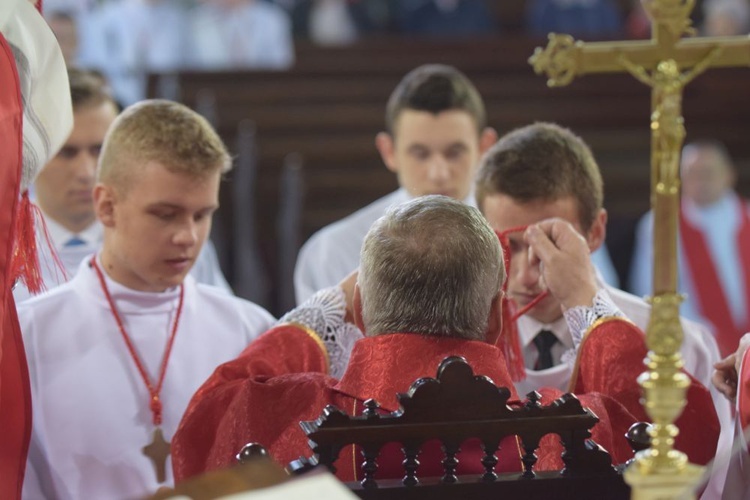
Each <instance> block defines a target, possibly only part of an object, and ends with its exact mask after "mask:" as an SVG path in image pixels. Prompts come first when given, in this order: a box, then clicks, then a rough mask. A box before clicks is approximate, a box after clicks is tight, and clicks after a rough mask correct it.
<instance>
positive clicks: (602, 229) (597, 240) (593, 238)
mask: <svg viewBox="0 0 750 500" xmlns="http://www.w3.org/2000/svg"><path fill="white" fill-rule="evenodd" d="M606 237H607V211H606V210H605V209H603V208H602V209H601V210H599V214H598V215H597V216H596V218H595V219H594V222H593V223H592V224H591V229H589V232H588V234H587V235H586V242H587V243H588V244H589V250H590V251H591V252H592V253H593V252H595V251H596V250H598V249H599V247H601V246H602V245H603V244H604V240H605V239H606Z"/></svg>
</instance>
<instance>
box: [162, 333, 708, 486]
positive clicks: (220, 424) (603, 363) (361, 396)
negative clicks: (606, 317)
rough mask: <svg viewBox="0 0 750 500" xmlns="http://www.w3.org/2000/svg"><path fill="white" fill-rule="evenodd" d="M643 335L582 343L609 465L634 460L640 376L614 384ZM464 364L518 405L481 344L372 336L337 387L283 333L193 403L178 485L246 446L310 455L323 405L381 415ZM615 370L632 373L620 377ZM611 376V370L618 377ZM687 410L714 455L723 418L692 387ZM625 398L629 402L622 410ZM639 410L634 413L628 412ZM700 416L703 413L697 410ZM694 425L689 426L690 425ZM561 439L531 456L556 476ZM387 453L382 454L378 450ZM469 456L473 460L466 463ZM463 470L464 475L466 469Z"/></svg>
mask: <svg viewBox="0 0 750 500" xmlns="http://www.w3.org/2000/svg"><path fill="white" fill-rule="evenodd" d="M645 350H646V348H645V345H644V341H643V334H642V333H641V332H640V331H639V330H638V329H637V328H636V327H634V326H633V325H631V324H630V323H628V322H625V321H621V320H613V321H609V322H606V323H604V324H602V325H600V326H597V327H596V328H595V329H593V331H592V332H590V333H589V336H588V338H587V340H586V342H585V343H584V345H583V348H582V352H581V356H582V359H583V361H581V362H580V363H579V366H578V370H577V371H578V374H577V377H576V383H577V384H580V387H581V388H589V387H590V388H592V390H596V391H599V392H589V393H587V394H580V395H579V397H580V399H581V402H582V404H583V405H584V406H588V407H589V408H591V409H592V410H593V411H594V413H596V414H597V415H598V416H599V418H600V419H601V422H600V423H599V424H598V425H597V426H596V427H595V428H594V429H593V439H594V440H596V441H597V442H598V443H599V444H601V445H602V446H603V447H605V448H606V449H607V450H609V451H610V453H611V454H612V456H613V460H614V461H615V462H616V463H621V462H624V461H625V460H627V459H628V458H630V456H631V455H632V452H631V451H630V449H629V447H628V446H627V443H626V442H625V439H624V437H623V435H624V433H625V432H626V431H627V429H628V427H629V426H630V425H631V424H632V423H633V422H635V421H637V420H639V419H640V416H639V417H636V416H635V415H634V413H633V411H641V412H642V410H640V404H639V403H638V395H639V394H640V388H639V387H638V385H637V384H636V382H635V377H633V378H632V379H631V381H630V382H624V381H623V382H619V381H618V378H619V377H621V376H622V375H623V374H625V373H627V374H637V373H640V372H642V371H643V369H644V368H643V364H642V360H643V357H644V354H645ZM450 355H459V356H463V357H464V358H466V359H467V361H468V362H469V364H470V365H471V366H472V368H473V370H474V373H476V374H482V375H486V376H488V377H490V378H491V379H492V380H493V381H494V382H495V384H497V385H499V386H506V387H509V388H510V390H511V393H512V396H513V398H517V396H516V394H515V391H514V389H513V383H512V381H511V378H510V375H509V373H508V370H507V364H506V361H505V358H504V356H503V353H502V351H501V350H500V349H497V348H495V347H494V346H491V345H489V344H486V343H483V342H474V341H465V340H458V339H445V338H442V339H438V338H434V337H425V336H421V335H416V334H388V335H379V336H376V337H367V338H365V339H362V340H360V341H358V342H357V343H356V344H355V347H354V350H353V352H352V356H351V360H350V362H349V365H348V367H347V371H346V373H345V374H344V376H343V377H342V379H341V380H340V381H337V380H336V379H334V378H331V377H329V376H327V375H326V371H327V358H326V354H325V351H324V350H323V348H322V345H321V344H320V342H319V340H317V337H315V336H313V335H311V334H309V333H308V332H306V331H305V330H303V329H301V328H299V327H297V326H293V325H282V326H279V327H277V328H274V329H273V330H271V331H269V332H267V333H266V334H264V335H263V336H261V337H260V338H259V339H258V340H256V341H255V342H253V343H252V344H251V345H250V346H249V347H248V348H247V349H246V350H245V352H244V353H243V354H242V355H241V356H240V357H239V358H238V359H236V360H234V361H231V362H229V363H226V364H224V365H222V366H220V367H219V368H218V369H217V370H216V372H214V374H213V375H212V376H211V377H210V378H209V380H208V381H207V382H206V383H205V384H204V385H203V386H202V387H201V388H200V389H199V391H198V392H197V393H196V394H195V396H194V397H193V399H192V401H191V402H190V405H189V406H188V409H187V411H186V413H185V416H184V417H183V420H182V422H181V423H180V427H179V428H178V430H177V433H176V434H175V435H174V438H173V440H172V463H173V467H174V473H175V478H176V480H177V481H180V480H183V479H185V478H189V477H191V476H195V475H197V474H200V473H203V472H205V471H208V470H212V469H217V468H222V467H227V466H230V465H232V464H234V462H235V459H234V456H235V454H236V453H237V452H238V451H239V450H240V449H241V448H242V446H244V445H245V444H246V443H248V442H258V443H261V444H263V445H264V446H265V447H266V448H267V449H268V450H269V452H270V453H271V455H272V456H273V457H274V458H275V459H276V460H277V461H278V462H279V463H280V464H282V465H285V464H286V463H288V462H289V461H291V460H294V459H296V458H298V457H300V456H309V455H310V454H311V452H310V449H309V446H308V444H307V439H306V437H305V435H304V433H303V432H302V430H301V429H300V428H299V424H298V423H299V422H300V421H301V420H313V419H315V418H317V417H318V416H319V415H320V413H321V411H322V410H323V408H324V407H325V406H326V405H327V404H332V405H335V406H337V407H339V408H340V409H342V410H344V411H346V412H348V413H350V414H352V413H359V412H360V411H361V409H362V403H363V402H364V401H365V400H366V399H368V398H374V399H376V400H377V401H378V402H379V403H380V404H381V407H382V408H383V409H384V410H387V411H394V410H396V409H397V402H396V398H395V395H396V393H397V392H406V391H407V390H408V388H409V386H410V385H411V383H412V382H413V381H415V380H416V379H418V378H420V377H426V376H428V377H434V376H435V373H436V371H437V367H438V365H439V363H440V361H442V360H443V359H444V358H445V357H447V356H450ZM621 359H622V361H621ZM621 363H632V364H633V366H632V367H623V368H622V369H619V368H618V367H617V365H620V364H621ZM613 367H614V368H613ZM693 385H694V386H696V391H695V393H691V397H692V399H691V401H690V402H689V403H688V407H690V408H692V407H695V408H696V411H695V412H686V413H687V415H688V417H687V420H686V425H698V423H699V422H696V421H695V418H693V417H695V416H699V417H700V424H701V428H702V429H705V430H706V431H705V432H701V433H696V434H699V435H693V438H694V439H695V442H696V443H701V445H700V446H696V448H700V449H701V450H704V449H708V450H714V449H715V446H716V439H717V438H718V421H717V419H716V414H715V411H714V410H713V404H712V402H711V397H710V395H709V393H708V391H707V390H705V389H704V388H702V386H700V384H698V383H697V382H695V381H693ZM540 392H541V393H542V396H543V401H542V402H543V403H545V404H547V403H549V402H550V401H551V400H552V399H554V398H557V397H559V396H560V395H561V393H560V391H557V390H555V389H543V390H541V391H540ZM615 397H622V398H623V399H624V401H626V402H627V404H620V403H619V402H618V401H617V400H616V399H614V398H615ZM633 401H635V408H633V409H631V408H629V406H630V404H631V403H632V402H633ZM698 409H700V410H701V411H698ZM694 428H695V427H694ZM513 440H514V438H510V441H509V442H505V443H504V446H503V447H502V449H501V451H500V452H499V453H498V455H499V456H498V458H499V460H500V463H499V465H498V468H497V470H500V471H517V470H520V467H521V463H520V452H519V450H518V447H517V445H516V443H515V442H514V441H513ZM561 451H562V449H561V446H560V443H559V439H555V437H554V436H547V437H546V438H545V439H544V440H543V441H542V444H541V447H540V450H539V451H538V456H539V461H538V462H537V467H538V470H545V469H559V468H561V467H562V461H561V460H560V452H561ZM384 453H385V452H384ZM463 453H465V455H463V456H464V457H465V458H466V459H464V460H460V462H459V464H460V465H459V471H458V472H459V473H460V474H468V473H481V472H483V469H482V466H481V463H480V462H479V460H478V459H477V460H473V459H472V458H469V456H474V455H475V456H476V457H477V458H479V457H481V453H482V452H481V450H480V449H479V447H478V446H477V449H476V450H473V449H470V447H469V446H466V447H465V450H464V451H463ZM688 453H690V454H691V459H692V460H694V461H701V462H705V461H706V460H707V458H705V460H704V455H707V454H706V453H705V452H704V453H703V455H701V454H700V453H697V454H696V456H693V455H692V451H688ZM467 455H468V456H467ZM442 458H443V455H442V453H440V452H439V451H438V450H437V448H436V450H435V451H431V450H426V449H425V450H423V454H422V455H421V456H420V462H421V463H422V465H420V469H419V472H420V474H422V475H424V476H431V475H438V474H439V473H441V472H442V469H441V468H440V464H439V460H441V459H442ZM401 459H402V457H401V456H400V455H396V456H394V457H393V459H390V458H389V457H388V456H385V457H382V456H381V460H379V465H381V468H380V469H379V471H378V474H379V477H381V478H382V477H400V476H401V475H403V474H402V472H401V469H400V466H399V463H400V461H401ZM361 460H362V459H361V457H359V456H358V454H356V453H354V451H353V449H352V447H348V448H345V449H344V450H343V451H342V452H341V454H340V455H339V461H338V462H337V464H336V468H337V476H338V477H339V478H340V479H342V480H344V481H351V480H354V479H356V478H357V476H358V471H359V466H360V463H361ZM462 467H463V469H462Z"/></svg>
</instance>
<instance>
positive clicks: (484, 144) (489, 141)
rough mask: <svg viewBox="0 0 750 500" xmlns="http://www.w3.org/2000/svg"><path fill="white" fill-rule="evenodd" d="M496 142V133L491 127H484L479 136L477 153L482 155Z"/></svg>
mask: <svg viewBox="0 0 750 500" xmlns="http://www.w3.org/2000/svg"><path fill="white" fill-rule="evenodd" d="M496 142H497V131H496V130H495V129H494V128H492V127H485V128H484V130H482V134H481V135H480V136H479V152H480V153H481V154H484V153H485V152H486V151H487V150H488V149H490V148H491V147H492V145H493V144H495V143H496Z"/></svg>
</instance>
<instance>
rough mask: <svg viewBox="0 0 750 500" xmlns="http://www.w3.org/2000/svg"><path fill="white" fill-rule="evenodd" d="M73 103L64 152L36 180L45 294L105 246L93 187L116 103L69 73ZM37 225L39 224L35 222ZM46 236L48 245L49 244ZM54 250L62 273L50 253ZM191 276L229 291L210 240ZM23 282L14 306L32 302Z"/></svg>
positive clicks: (101, 86)
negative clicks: (26, 301)
mask: <svg viewBox="0 0 750 500" xmlns="http://www.w3.org/2000/svg"><path fill="white" fill-rule="evenodd" d="M68 80H69V81H70V96H71V101H72V103H73V130H72V131H71V133H70V136H69V137H68V138H67V140H66V141H65V144H64V145H63V147H62V148H61V149H60V151H59V152H58V153H57V154H56V155H55V156H54V157H53V158H51V159H50V161H49V162H47V164H46V165H45V166H44V168H43V169H42V170H41V172H40V173H39V175H38V176H37V178H36V180H35V182H34V189H35V193H34V198H35V202H36V204H37V205H38V206H39V208H40V209H41V211H42V215H43V216H44V220H45V226H46V230H47V231H46V234H43V231H41V227H40V228H39V229H40V230H39V231H38V233H39V234H38V237H37V243H38V246H37V248H38V254H39V261H40V269H41V272H42V279H43V282H44V286H45V288H46V289H47V290H49V289H51V288H54V287H56V286H58V285H60V284H62V283H64V282H65V281H67V279H70V278H71V277H72V276H73V275H74V274H75V273H76V271H77V270H78V266H79V265H80V264H81V261H82V260H83V259H84V258H86V257H87V256H89V255H91V254H92V253H95V252H96V251H97V250H99V248H101V245H102V238H103V226H102V224H101V223H100V222H99V221H98V220H97V218H96V214H95V213H94V201H93V197H92V196H93V194H92V191H93V187H94V183H95V180H96V169H97V161H98V159H99V153H100V151H101V149H102V143H103V142H104V136H105V135H106V133H107V130H108V129H109V127H110V126H111V125H112V122H114V121H115V118H117V114H118V113H119V110H118V107H117V104H116V103H115V101H114V99H113V98H112V96H111V95H110V93H109V90H108V89H107V87H106V84H105V82H104V81H103V80H102V79H101V77H99V76H98V75H95V74H94V73H91V72H89V71H83V70H79V69H75V68H71V69H69V70H68ZM37 224H39V223H37ZM47 236H48V237H49V243H47V242H46V238H47ZM50 245H51V246H52V248H54V251H55V253H56V254H57V256H58V257H59V261H60V264H62V267H63V269H64V272H63V270H61V269H59V267H58V264H57V263H56V262H55V259H54V257H53V255H52V252H51V250H50V248H49V246H50ZM191 274H192V275H193V277H194V278H195V279H196V280H197V281H198V282H200V283H206V284H209V285H214V286H218V287H220V288H222V289H224V290H226V291H227V292H229V293H231V288H230V287H229V284H228V283H227V282H226V279H224V275H223V274H222V272H221V268H220V267H219V262H218V259H217V257H216V251H215V250H214V248H213V245H212V244H211V242H210V241H208V242H207V243H206V245H205V246H204V247H203V250H202V251H201V253H200V258H199V259H198V261H197V262H196V265H195V266H194V267H193V268H192V270H191ZM30 296H31V294H30V293H29V291H28V290H27V289H26V287H24V286H23V285H22V284H18V285H17V286H16V287H15V288H14V289H13V297H14V298H15V300H16V303H19V302H21V301H22V300H25V299H28V298H29V297H30Z"/></svg>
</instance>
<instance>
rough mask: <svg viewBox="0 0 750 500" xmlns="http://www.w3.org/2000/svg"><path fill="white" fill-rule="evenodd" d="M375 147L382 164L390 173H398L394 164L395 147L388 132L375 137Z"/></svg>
mask: <svg viewBox="0 0 750 500" xmlns="http://www.w3.org/2000/svg"><path fill="white" fill-rule="evenodd" d="M375 147H376V148H377V149H378V152H379V153H380V158H382V159H383V163H385V166H386V167H388V170H390V171H391V172H398V165H397V164H396V153H395V145H394V143H393V137H392V136H391V134H389V133H388V132H380V133H378V135H376V136H375Z"/></svg>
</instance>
